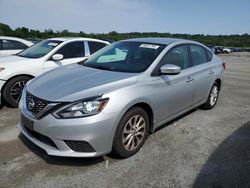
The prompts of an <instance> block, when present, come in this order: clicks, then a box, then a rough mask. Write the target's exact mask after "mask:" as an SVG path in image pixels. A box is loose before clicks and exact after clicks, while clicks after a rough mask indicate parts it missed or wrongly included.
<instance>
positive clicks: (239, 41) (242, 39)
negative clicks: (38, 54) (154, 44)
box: [0, 23, 250, 47]
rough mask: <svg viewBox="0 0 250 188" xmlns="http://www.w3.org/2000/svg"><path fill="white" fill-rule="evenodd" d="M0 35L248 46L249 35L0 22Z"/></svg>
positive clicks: (249, 45)
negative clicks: (98, 30)
mask: <svg viewBox="0 0 250 188" xmlns="http://www.w3.org/2000/svg"><path fill="white" fill-rule="evenodd" d="M0 35H5V36H15V37H20V38H41V39H46V38H51V37H90V38H98V39H110V40H114V41H118V40H123V39H129V38H142V37H174V38H183V39H191V40H195V41H198V42H201V43H203V44H207V45H217V46H228V47H250V35H249V34H247V33H246V34H243V35H202V34H196V35H190V34H170V33H157V32H142V33H140V32H131V33H117V32H116V31H111V32H109V33H100V34H95V33H89V34H87V33H84V32H83V31H80V32H79V33H76V32H70V31H68V30H66V29H65V30H63V31H53V30H52V29H46V30H44V31H42V32H41V31H39V30H32V29H28V28H26V27H18V28H16V29H15V30H12V29H11V28H10V27H9V26H8V25H6V24H3V23H0Z"/></svg>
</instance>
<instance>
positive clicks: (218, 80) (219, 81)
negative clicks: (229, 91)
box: [214, 78, 221, 90]
mask: <svg viewBox="0 0 250 188" xmlns="http://www.w3.org/2000/svg"><path fill="white" fill-rule="evenodd" d="M214 82H215V83H217V84H218V87H219V90H220V89H221V79H220V78H217V79H216V80H215V81H214Z"/></svg>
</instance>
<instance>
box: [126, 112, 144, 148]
mask: <svg viewBox="0 0 250 188" xmlns="http://www.w3.org/2000/svg"><path fill="white" fill-rule="evenodd" d="M145 135H146V122H145V119H144V118H143V117H142V116H141V115H135V116H133V117H131V118H130V119H129V120H128V122H127V123H126V125H125V127H124V129H123V134H122V144H123V147H124V148H125V149H126V150H127V151H133V150H135V149H136V148H137V147H138V146H139V145H140V144H141V142H142V141H143V139H144V137H145Z"/></svg>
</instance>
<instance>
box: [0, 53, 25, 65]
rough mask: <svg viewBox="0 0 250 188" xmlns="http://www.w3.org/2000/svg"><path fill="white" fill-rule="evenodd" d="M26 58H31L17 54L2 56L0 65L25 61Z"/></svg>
mask: <svg viewBox="0 0 250 188" xmlns="http://www.w3.org/2000/svg"><path fill="white" fill-rule="evenodd" d="M25 60H30V59H28V58H25V57H20V56H16V55H11V56H3V57H0V66H2V65H4V64H8V63H12V62H19V61H25Z"/></svg>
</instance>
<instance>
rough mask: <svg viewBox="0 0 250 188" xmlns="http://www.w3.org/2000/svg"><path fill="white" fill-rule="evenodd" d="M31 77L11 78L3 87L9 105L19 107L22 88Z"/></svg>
mask: <svg viewBox="0 0 250 188" xmlns="http://www.w3.org/2000/svg"><path fill="white" fill-rule="evenodd" d="M30 79H31V77H28V76H18V77H15V78H13V79H11V80H9V81H8V82H7V83H6V85H5V86H4V89H3V99H4V101H5V102H6V103H7V105H9V106H11V107H17V106H18V103H19V100H20V98H21V95H22V90H23V88H24V86H25V84H26V83H27V81H29V80H30Z"/></svg>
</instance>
